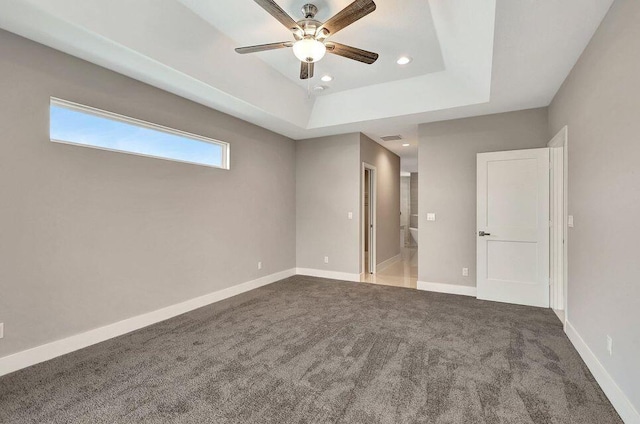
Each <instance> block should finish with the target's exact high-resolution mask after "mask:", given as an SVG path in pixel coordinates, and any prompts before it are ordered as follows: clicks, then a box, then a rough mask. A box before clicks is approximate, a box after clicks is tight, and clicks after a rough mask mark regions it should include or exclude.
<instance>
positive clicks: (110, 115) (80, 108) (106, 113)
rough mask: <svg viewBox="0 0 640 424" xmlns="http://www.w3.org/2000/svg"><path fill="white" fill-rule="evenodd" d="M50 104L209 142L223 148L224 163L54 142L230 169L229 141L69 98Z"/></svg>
mask: <svg viewBox="0 0 640 424" xmlns="http://www.w3.org/2000/svg"><path fill="white" fill-rule="evenodd" d="M49 104H50V106H58V107H62V108H65V109H71V110H74V111H76V112H81V113H85V114H90V115H93V116H97V117H99V118H104V119H110V120H112V121H117V122H123V123H125V124H128V125H132V126H136V127H142V128H147V129H150V130H154V131H160V132H164V133H167V134H171V135H175V136H178V137H184V138H190V139H192V140H196V141H202V142H204V143H209V144H214V145H216V146H220V147H221V148H222V158H221V159H222V164H221V165H220V166H217V165H210V164H205V163H200V162H191V161H188V160H182V159H174V158H171V157H166V156H157V155H150V154H145V153H136V152H131V151H129V150H125V149H112V148H108V147H102V146H94V145H91V144H86V143H79V142H74V141H71V140H58V139H54V138H50V141H52V142H54V143H60V144H69V145H72V146H80V147H88V148H92V149H98V150H105V151H109V152H116V153H124V154H128V155H134V156H142V157H147V158H154V159H162V160H168V161H172V162H182V163H188V164H192V165H200V166H206V167H209V168H217V169H224V170H229V169H230V167H229V163H230V154H231V153H230V148H229V143H227V142H225V141H220V140H216V139H213V138H210V137H205V136H202V135H198V134H193V133H190V132H187V131H182V130H177V129H175V128H171V127H166V126H164V125H160V124H154V123H153V122H149V121H143V120H142V119H137V118H132V117H130V116H125V115H120V114H119V113H114V112H109V111H106V110H102V109H98V108H95V107H92V106H86V105H83V104H80V103H75V102H71V101H68V100H63V99H59V98H57V97H50V98H49Z"/></svg>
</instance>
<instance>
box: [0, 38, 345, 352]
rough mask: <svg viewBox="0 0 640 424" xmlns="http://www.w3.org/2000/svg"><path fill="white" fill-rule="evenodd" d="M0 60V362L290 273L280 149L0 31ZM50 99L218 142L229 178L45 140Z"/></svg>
mask: <svg viewBox="0 0 640 424" xmlns="http://www.w3.org/2000/svg"><path fill="white" fill-rule="evenodd" d="M0 57H1V58H2V60H0V128H1V129H2V131H1V132H0V158H1V159H0V196H1V197H0V198H1V199H2V204H1V206H0V237H1V239H2V242H1V243H0V261H1V262H2V263H1V265H0V322H4V323H5V338H4V339H3V340H1V341H0V357H1V356H5V355H8V354H11V353H14V352H17V351H21V350H24V349H27V348H30V347H34V346H36V345H40V344H43V343H46V342H50V341H53V340H56V339H60V338H63V337H67V336H71V335H73V334H77V333H80V332H83V331H86V330H90V329H93V328H96V327H99V326H102V325H105V324H109V323H112V322H115V321H118V320H122V319H125V318H128V317H131V316H135V315H138V314H141V313H144V312H148V311H152V310H156V309H159V308H162V307H165V306H168V305H171V304H175V303H178V302H181V301H184V300H187V299H190V298H194V297H197V296H200V295H204V294H206V293H210V292H214V291H216V290H220V289H223V288H226V287H229V286H233V285H235V284H239V283H242V282H245V281H249V280H252V279H255V278H257V277H260V276H263V275H267V274H271V273H274V272H277V271H282V270H285V269H290V268H292V267H294V266H295V200H294V196H295V186H294V173H295V165H294V160H295V146H294V142H293V141H291V140H289V139H287V138H284V137H282V136H279V135H276V134H274V133H271V132H269V131H266V130H264V129H261V128H259V127H256V126H254V125H251V124H248V123H246V122H243V121H240V120H238V119H236V118H233V117H231V116H228V115H225V114H222V113H219V112H216V111H214V110H211V109H208V108H206V107H204V106H200V105H197V104H195V103H192V102H190V101H187V100H185V99H182V98H180V97H177V96H174V95H171V94H168V93H166V92H163V91H161V90H158V89H155V88H152V87H150V86H148V85H145V84H142V83H140V82H137V81H134V80H132V79H129V78H126V77H124V76H122V75H119V74H116V73H114V72H111V71H108V70H106V69H103V68H100V67H98V66H95V65H92V64H89V63H87V62H83V61H81V60H79V59H76V58H73V57H71V56H67V55H65V54H63V53H60V52H57V51H54V50H52V49H49V48H47V47H44V46H41V45H38V44H36V43H33V42H31V41H28V40H25V39H22V38H19V37H17V36H15V35H12V34H9V33H7V32H4V31H0ZM49 96H56V97H60V98H63V99H68V100H72V101H76V102H79V103H83V104H87V105H91V106H95V107H98V108H102V109H105V110H108V111H113V112H118V113H121V114H124V115H128V116H132V117H135V118H140V119H143V120H147V121H151V122H155V123H158V124H162V125H166V126H170V127H174V128H177V129H180V130H185V131H189V132H193V133H196V134H202V135H204V136H208V137H212V138H217V139H220V140H224V141H228V142H229V143H231V170H230V171H224V170H217V169H211V168H207V167H202V166H196V165H189V164H183V163H177V162H170V161H165V160H158V159H151V158H145V157H139V156H133V155H127V154H121V153H114V152H107V151H101V150H97V149H91V148H83V147H75V146H69V145H62V144H55V143H51V142H50V141H49V138H48V122H49V109H48V108H49ZM354 162H355V163H356V164H357V157H356V158H355V159H354ZM355 253H356V254H357V252H355ZM259 260H262V261H263V263H264V268H263V269H262V270H261V271H258V270H257V266H256V264H257V261H259Z"/></svg>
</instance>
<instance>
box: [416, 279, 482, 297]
mask: <svg viewBox="0 0 640 424" xmlns="http://www.w3.org/2000/svg"><path fill="white" fill-rule="evenodd" d="M417 288H418V290H423V291H430V292H436V293H448V294H457V295H461V296H471V297H476V291H477V290H476V288H475V287H471V286H461V285H458V284H445V283H428V282H426V281H418V284H417Z"/></svg>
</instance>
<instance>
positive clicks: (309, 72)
mask: <svg viewBox="0 0 640 424" xmlns="http://www.w3.org/2000/svg"><path fill="white" fill-rule="evenodd" d="M315 67H316V64H315V63H307V62H301V66H300V79H303V80H305V79H309V78H313V71H314V69H315Z"/></svg>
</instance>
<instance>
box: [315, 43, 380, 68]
mask: <svg viewBox="0 0 640 424" xmlns="http://www.w3.org/2000/svg"><path fill="white" fill-rule="evenodd" d="M325 45H326V46H327V53H333V54H336V55H338V56H342V57H346V58H348V59H353V60H357V61H358V62H362V63H366V64H368V65H371V64H373V63H374V62H375V61H376V60H378V56H379V55H378V53H373V52H368V51H366V50H362V49H358V48H356V47H351V46H345V45H344V44H340V43H334V42H328V43H325Z"/></svg>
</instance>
